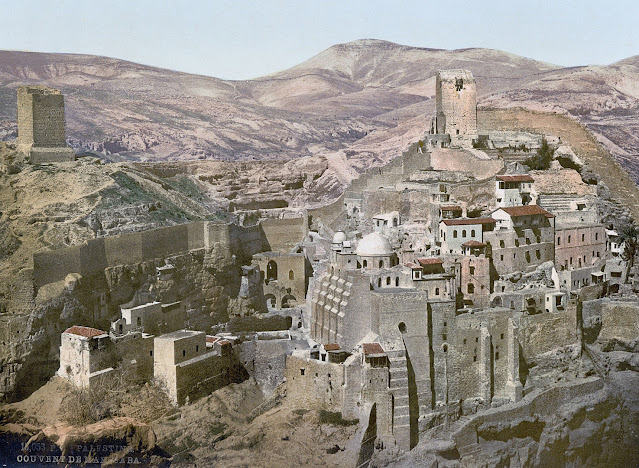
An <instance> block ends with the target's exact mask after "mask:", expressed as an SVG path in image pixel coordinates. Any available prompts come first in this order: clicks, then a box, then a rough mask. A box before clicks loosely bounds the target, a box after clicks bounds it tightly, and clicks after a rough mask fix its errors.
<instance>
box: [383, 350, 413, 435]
mask: <svg viewBox="0 0 639 468" xmlns="http://www.w3.org/2000/svg"><path fill="white" fill-rule="evenodd" d="M388 359H389V361H390V382H389V385H390V391H391V393H392V394H393V397H394V407H393V434H394V435H395V439H396V440H397V442H398V443H399V444H400V445H401V444H402V441H406V440H410V408H409V406H408V368H407V367H406V352H405V351H404V350H403V349H401V350H394V351H389V352H388Z"/></svg>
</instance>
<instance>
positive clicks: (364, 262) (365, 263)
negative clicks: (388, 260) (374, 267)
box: [362, 260, 368, 268]
mask: <svg viewBox="0 0 639 468" xmlns="http://www.w3.org/2000/svg"><path fill="white" fill-rule="evenodd" d="M362 266H363V267H364V268H366V267H367V266H368V262H367V261H366V260H364V261H363V262H362Z"/></svg>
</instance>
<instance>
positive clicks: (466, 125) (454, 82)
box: [432, 70, 477, 146]
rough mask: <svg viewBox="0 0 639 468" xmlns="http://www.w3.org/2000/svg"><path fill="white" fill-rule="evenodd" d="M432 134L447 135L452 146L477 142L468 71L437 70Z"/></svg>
mask: <svg viewBox="0 0 639 468" xmlns="http://www.w3.org/2000/svg"><path fill="white" fill-rule="evenodd" d="M435 106H436V107H435V119H434V122H433V129H432V130H433V132H432V133H436V134H439V135H442V134H448V135H450V140H451V144H452V145H455V146H457V145H459V146H464V145H470V144H471V143H472V140H475V139H477V91H476V89H475V78H474V77H473V74H472V73H471V72H470V71H468V70H439V71H438V72H437V77H436V82H435Z"/></svg>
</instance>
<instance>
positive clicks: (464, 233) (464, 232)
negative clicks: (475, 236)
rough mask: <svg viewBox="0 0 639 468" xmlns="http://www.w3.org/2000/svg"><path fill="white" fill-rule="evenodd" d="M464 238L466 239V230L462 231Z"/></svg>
mask: <svg viewBox="0 0 639 468" xmlns="http://www.w3.org/2000/svg"><path fill="white" fill-rule="evenodd" d="M462 237H466V229H463V230H462Z"/></svg>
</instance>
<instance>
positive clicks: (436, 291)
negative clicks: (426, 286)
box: [435, 288, 439, 296]
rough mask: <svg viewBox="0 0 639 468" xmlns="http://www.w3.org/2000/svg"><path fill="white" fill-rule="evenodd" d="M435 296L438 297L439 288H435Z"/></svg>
mask: <svg viewBox="0 0 639 468" xmlns="http://www.w3.org/2000/svg"><path fill="white" fill-rule="evenodd" d="M435 296H439V288H435Z"/></svg>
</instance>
